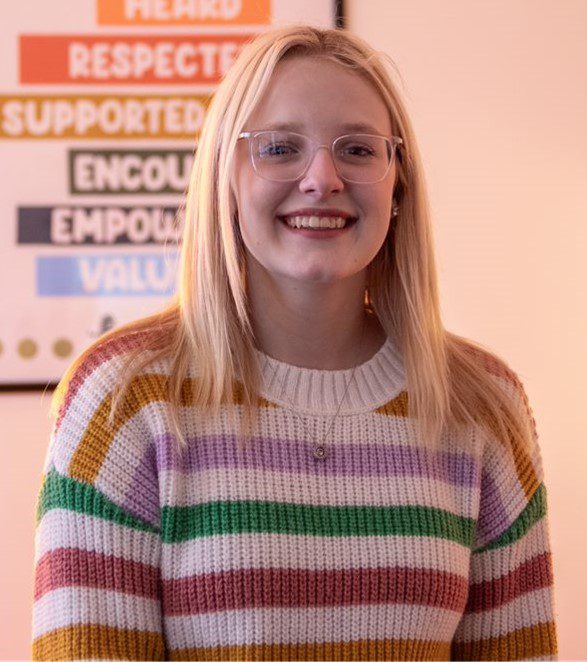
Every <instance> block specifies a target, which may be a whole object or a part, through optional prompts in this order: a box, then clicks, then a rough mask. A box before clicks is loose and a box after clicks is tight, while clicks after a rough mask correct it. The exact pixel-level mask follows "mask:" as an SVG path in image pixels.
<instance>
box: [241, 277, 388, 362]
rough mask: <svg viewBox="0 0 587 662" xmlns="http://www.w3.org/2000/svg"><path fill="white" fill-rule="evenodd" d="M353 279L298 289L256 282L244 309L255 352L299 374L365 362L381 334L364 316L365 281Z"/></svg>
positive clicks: (369, 316)
mask: <svg viewBox="0 0 587 662" xmlns="http://www.w3.org/2000/svg"><path fill="white" fill-rule="evenodd" d="M358 276H359V277H354V278H352V279H347V280H345V281H339V282H335V283H303V285H302V284H301V283H297V284H296V283H292V282H288V283H280V282H279V281H277V280H275V279H268V278H256V279H255V282H254V287H249V306H250V313H251V318H252V324H253V330H254V333H255V339H256V344H257V348H258V349H259V350H261V351H262V352H264V353H265V354H267V355H268V356H270V357H272V358H274V359H277V360H278V361H282V362H283V363H288V364H290V365H294V366H299V367H301V368H313V369H321V370H345V369H348V368H353V367H355V366H357V365H360V364H362V363H364V362H365V361H368V360H369V359H370V358H371V357H372V356H373V355H374V354H375V353H376V352H377V351H378V349H379V348H380V347H381V346H382V345H383V343H384V342H385V338H386V333H385V331H384V330H383V328H382V327H381V324H380V323H379V321H378V319H377V318H376V317H375V315H373V314H370V313H367V312H366V311H365V306H364V292H365V280H364V275H363V274H359V275H358ZM249 282H250V281H249Z"/></svg>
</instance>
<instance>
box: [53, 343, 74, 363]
mask: <svg viewBox="0 0 587 662" xmlns="http://www.w3.org/2000/svg"><path fill="white" fill-rule="evenodd" d="M72 351H73V343H72V342H71V340H68V339H67V338H58V339H57V340H56V341H55V342H54V343H53V352H54V353H55V355H56V356H58V357H59V358H60V359H64V358H66V357H68V356H69V355H70V354H71V352H72Z"/></svg>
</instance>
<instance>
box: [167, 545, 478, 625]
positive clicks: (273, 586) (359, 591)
mask: <svg viewBox="0 0 587 662" xmlns="http://www.w3.org/2000/svg"><path fill="white" fill-rule="evenodd" d="M390 544H391V543H390ZM467 589H468V584H467V580H466V579H465V578H464V577H461V576H459V575H456V574H454V573H449V572H442V571H440V570H428V569H423V568H418V569H414V568H402V567H392V568H364V569H354V568H350V569H346V570H304V569H291V568H290V569H280V568H267V569H261V568H254V569H247V570H233V571H227V572H219V573H209V574H206V575H195V576H191V577H184V578H182V579H173V580H164V581H163V603H164V605H165V614H166V615H168V616H171V615H180V614H184V615H187V614H201V613H205V612H214V611H221V610H226V609H247V608H260V607H322V606H326V605H360V604H367V603H402V604H419V605H423V606H430V607H441V608H443V609H449V610H451V611H455V612H462V611H463V610H464V608H465V604H466V602H467Z"/></svg>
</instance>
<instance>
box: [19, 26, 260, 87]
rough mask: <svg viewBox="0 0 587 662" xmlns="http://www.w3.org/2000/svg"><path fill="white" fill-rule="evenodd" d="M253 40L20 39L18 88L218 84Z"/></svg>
mask: <svg viewBox="0 0 587 662" xmlns="http://www.w3.org/2000/svg"><path fill="white" fill-rule="evenodd" d="M251 37H252V35H242V34H238V35H214V34H206V35H142V36H137V35H106V36H101V35H91V36H88V35H21V37H20V82H21V83H34V84H71V85H80V84H84V83H86V84H89V85H95V84H101V85H103V84H110V85H117V84H124V85H129V84H137V85H142V84H149V83H154V84H158V85H161V84H170V85H177V84H178V83H179V84H181V83H186V84H192V83H196V84H198V83H199V84H204V85H214V84H217V83H218V82H219V81H220V80H221V79H222V77H223V76H224V74H225V73H226V72H227V71H228V69H229V68H230V66H231V65H232V63H233V62H234V60H235V58H236V56H237V55H238V52H239V50H240V49H241V48H242V46H243V45H244V44H245V43H246V42H247V41H249V40H250V39H251Z"/></svg>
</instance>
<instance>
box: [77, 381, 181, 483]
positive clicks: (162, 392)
mask: <svg viewBox="0 0 587 662" xmlns="http://www.w3.org/2000/svg"><path fill="white" fill-rule="evenodd" d="M167 380H168V377H166V376H164V375H155V374H147V375H141V376H139V377H136V378H135V379H133V380H132V382H131V384H130V386H129V388H128V390H127V392H126V395H125V398H124V402H123V403H122V404H121V407H120V409H119V412H118V415H117V416H116V419H115V420H114V421H113V424H112V425H110V424H109V422H108V417H109V414H110V408H111V405H112V394H111V393H108V395H107V396H106V397H105V398H104V400H102V403H101V404H100V406H99V407H98V409H97V410H96V412H95V413H94V416H93V417H92V419H91V421H90V423H89V425H88V427H87V428H86V431H85V433H84V435H83V437H82V439H81V441H80V443H79V445H78V447H77V448H76V450H75V453H74V454H73V457H72V459H71V463H70V466H69V470H68V473H69V475H70V476H71V477H72V478H75V479H77V480H81V481H84V482H86V483H94V481H95V480H96V477H97V475H98V473H99V471H100V467H101V466H102V463H103V462H104V458H105V457H106V455H107V454H108V450H109V449H110V446H111V444H112V441H113V439H114V437H115V435H116V433H117V432H118V430H120V428H121V427H122V426H123V425H124V424H125V423H126V422H128V421H129V420H130V419H131V418H133V416H135V415H136V414H137V413H138V412H139V411H140V410H141V409H142V408H143V407H145V406H146V405H148V404H149V403H151V402H157V401H161V400H165V399H166V393H167Z"/></svg>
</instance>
